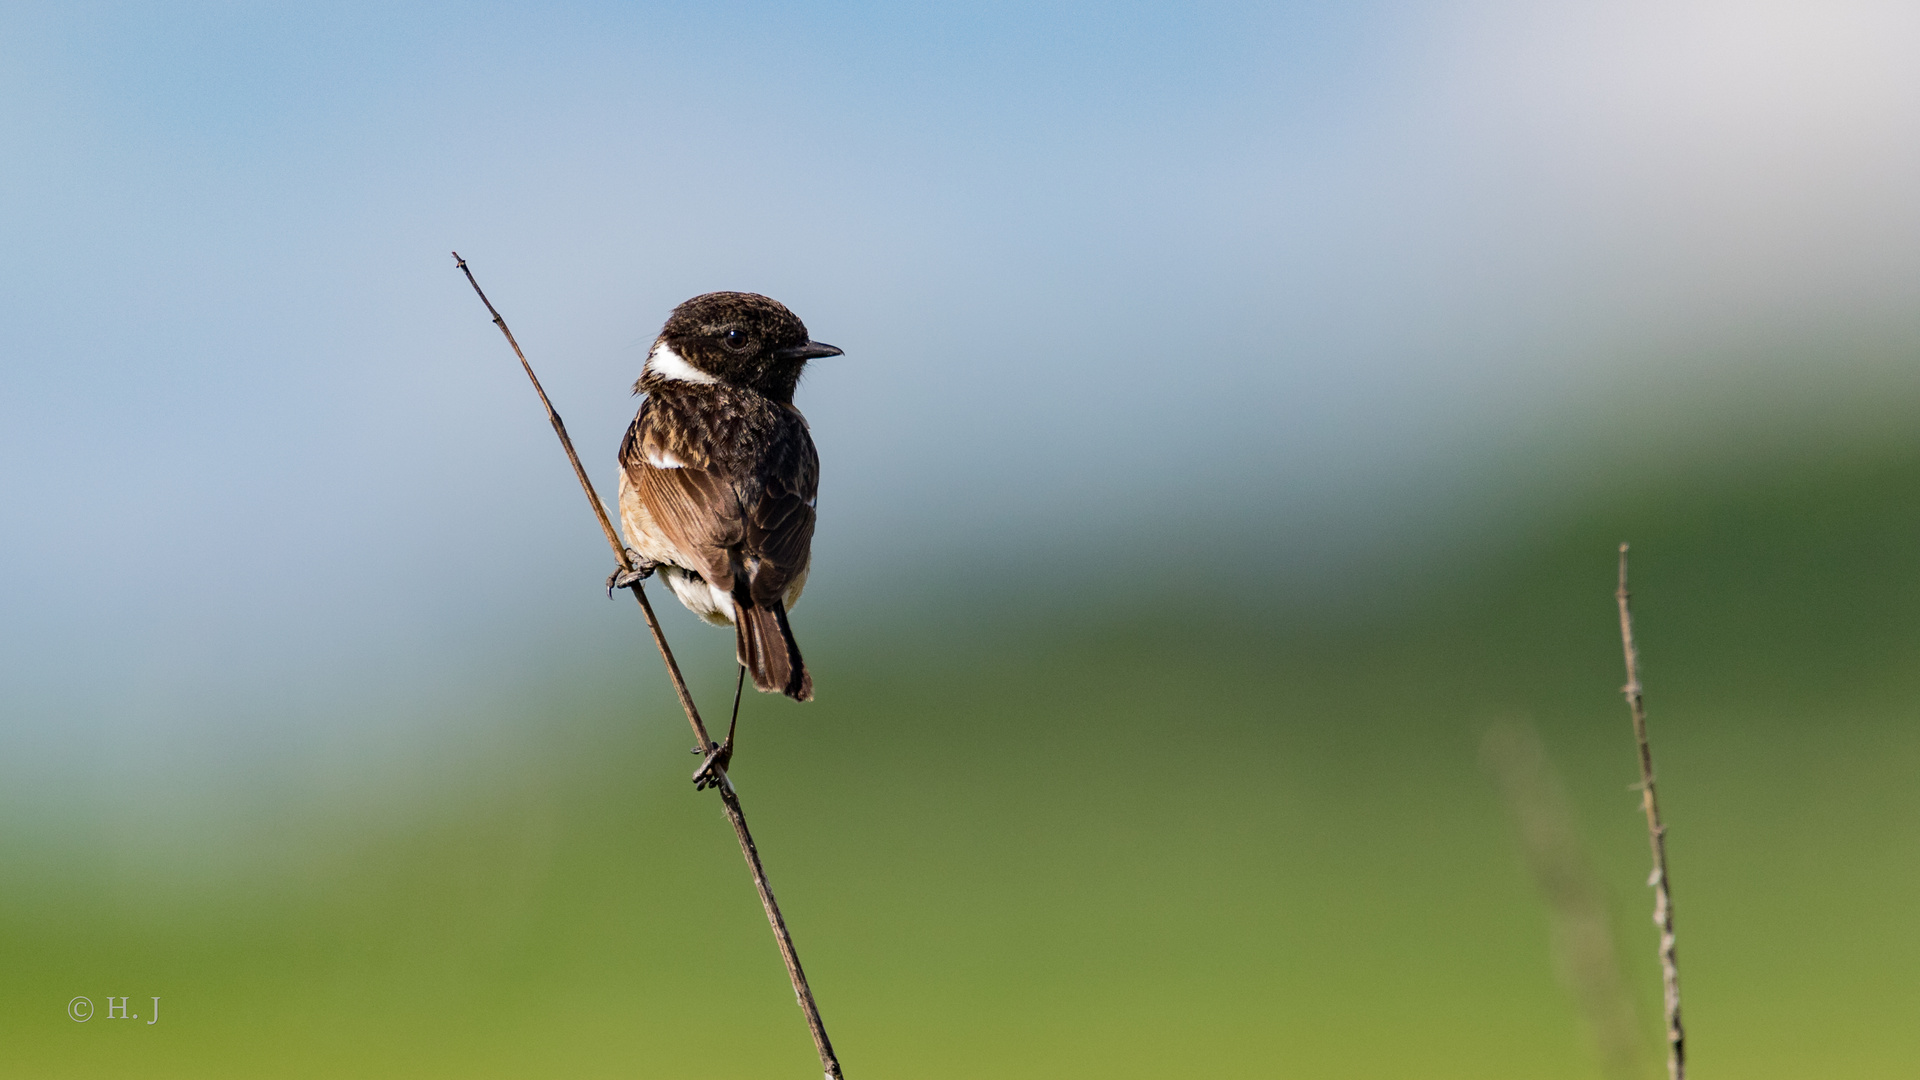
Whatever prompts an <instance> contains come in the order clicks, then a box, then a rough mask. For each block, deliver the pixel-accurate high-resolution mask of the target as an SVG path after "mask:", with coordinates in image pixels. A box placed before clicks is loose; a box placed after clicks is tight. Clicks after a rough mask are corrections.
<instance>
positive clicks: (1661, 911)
mask: <svg viewBox="0 0 1920 1080" xmlns="http://www.w3.org/2000/svg"><path fill="white" fill-rule="evenodd" d="M1628 595H1629V594H1628V592H1627V545H1625V544H1621V545H1620V587H1619V589H1617V590H1615V592H1614V594H1613V596H1614V599H1615V600H1617V601H1619V604H1620V646H1621V648H1622V649H1623V650H1624V651H1625V653H1626V657H1627V685H1626V686H1624V687H1621V692H1622V693H1624V694H1625V695H1626V697H1627V708H1628V709H1629V710H1631V711H1632V713H1633V738H1634V741H1635V742H1637V743H1638V744H1639V747H1640V806H1641V809H1643V810H1645V811H1646V814H1647V843H1648V844H1649V845H1650V846H1651V847H1652V848H1653V875H1652V877H1651V878H1650V879H1649V880H1648V884H1650V885H1652V886H1653V925H1655V926H1657V927H1659V928H1660V982H1661V987H1662V989H1663V990H1664V992H1665V998H1666V1007H1667V1075H1668V1077H1669V1078H1670V1080H1686V1075H1687V1036H1686V1031H1685V1029H1683V1028H1682V1027H1681V1026H1680V961H1679V958H1678V956H1677V955H1676V953H1675V951H1674V938H1673V887H1672V882H1671V880H1670V878H1669V877H1668V875H1667V827H1666V826H1665V825H1663V824H1661V823H1660V798H1659V795H1658V794H1657V793H1656V792H1655V791H1654V786H1653V747H1652V746H1651V745H1650V744H1649V743H1648V742H1647V707H1646V705H1645V703H1644V702H1642V701H1641V699H1640V654H1639V651H1638V650H1636V649H1635V648H1634V645H1633V611H1632V609H1631V608H1629V607H1628V604H1627V598H1628Z"/></svg>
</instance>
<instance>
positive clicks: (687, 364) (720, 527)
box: [609, 292, 840, 767]
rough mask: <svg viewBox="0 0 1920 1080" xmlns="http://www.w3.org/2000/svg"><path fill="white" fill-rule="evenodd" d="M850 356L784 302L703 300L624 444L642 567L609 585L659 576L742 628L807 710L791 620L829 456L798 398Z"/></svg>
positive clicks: (741, 653)
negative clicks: (819, 365) (817, 372)
mask: <svg viewBox="0 0 1920 1080" xmlns="http://www.w3.org/2000/svg"><path fill="white" fill-rule="evenodd" d="M838 355H840V350H839V349H836V348H834V347H833V346H831V345H823V344H821V343H820V342H817V341H813V340H811V339H810V338H809V337H808V336H807V327H806V324H804V323H802V322H801V321H800V319H799V317H798V316H796V315H795V314H794V313H793V312H791V311H789V310H787V308H786V306H785V305H783V304H781V303H779V302H778V301H776V300H773V299H770V298H768V297H765V296H760V295H758V294H756V293H739V292H715V293H707V294H706V295H704V296H696V297H694V298H693V299H691V300H688V301H687V302H686V303H684V304H681V305H680V306H679V307H677V308H674V309H673V314H672V315H670V316H669V317H668V318H667V324H666V326H664V327H662V328H661V330H660V336H659V337H658V338H656V339H654V343H653V349H652V350H651V351H650V352H648V354H647V362H646V366H645V367H644V368H642V369H641V372H640V379H639V381H638V382H636V383H634V386H633V389H634V393H636V394H644V395H646V398H645V400H644V401H642V402H641V404H640V412H639V414H638V415H636V416H635V417H634V418H633V424H632V425H631V426H630V427H628V428H627V437H626V439H625V440H623V441H622V442H621V444H620V523H621V526H622V528H623V529H624V530H625V532H626V541H627V546H628V548H629V549H630V550H631V552H632V553H633V555H634V556H635V561H636V563H637V564H638V568H637V569H636V570H635V571H633V572H631V573H625V574H616V575H615V576H614V577H613V578H612V579H610V580H609V585H610V586H611V587H621V588H623V587H626V586H628V585H631V584H633V583H634V582H635V581H638V580H640V579H641V578H643V577H645V576H647V575H648V574H649V573H651V572H653V571H654V570H658V571H659V573H660V576H661V577H662V578H663V579H664V580H665V581H666V583H667V585H668V586H669V587H671V588H672V589H673V592H674V595H675V596H678V597H679V598H680V602H681V603H682V604H684V605H686V607H687V609H688V610H689V611H692V612H693V613H694V614H696V615H698V616H700V617H701V618H703V619H705V620H706V621H708V622H710V623H713V624H715V625H717V626H725V625H727V624H729V623H731V624H732V625H733V627H734V651H735V654H736V656H737V658H738V659H739V661H740V666H741V667H742V668H743V669H744V672H745V673H746V674H749V675H751V676H753V685H754V686H755V687H756V688H758V689H760V690H763V691H769V692H772V691H778V692H780V693H783V694H785V695H787V696H788V697H790V698H793V699H794V700H796V701H808V700H811V699H812V697H813V678H812V677H811V676H810V675H808V674H807V666H806V663H805V662H804V661H802V660H801V658H800V646H799V645H798V644H797V643H796V642H795V641H794V639H793V628H792V627H791V626H790V625H789V624H788V622H787V611H788V610H789V609H790V608H792V607H793V605H794V603H795V602H797V601H798V600H799V599H800V590H801V589H802V588H803V587H804V586H805V585H806V583H807V570H808V568H809V566H810V565H811V563H812V545H813V522H814V504H815V499H816V497H817V494H818V491H819V486H820V457H819V454H818V453H817V452H815V450H814V448H813V438H812V436H810V435H809V434H808V433H807V421H806V419H805V418H804V417H802V416H801V415H800V410H798V409H796V408H794V407H793V391H794V387H795V386H796V385H797V384H798V383H799V381H800V371H801V369H802V368H803V367H805V366H806V363H807V361H808V360H813V359H818V358H820V357H823V356H838ZM736 707H737V706H736ZM730 744H731V732H730V733H729V740H728V748H729V749H730V748H731V747H730ZM709 749H713V748H709ZM710 756H711V755H710ZM722 761H723V764H722V767H724V758H723V759H722Z"/></svg>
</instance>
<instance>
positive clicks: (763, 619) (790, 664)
mask: <svg viewBox="0 0 1920 1080" xmlns="http://www.w3.org/2000/svg"><path fill="white" fill-rule="evenodd" d="M733 627H734V652H735V654H736V655H737V656H738V657H739V659H740V666H741V667H743V668H746V669H747V674H749V675H751V676H753V685H754V688H755V689H757V690H762V691H765V692H767V693H775V692H778V693H782V694H785V695H787V696H788V697H790V698H792V699H793V700H795V701H812V700H813V676H811V675H809V674H807V665H806V662H805V661H803V660H801V659H800V645H799V643H798V642H796V641H794V640H793V628H792V627H790V626H788V625H787V607H786V605H785V604H782V603H780V602H778V601H775V602H774V603H773V604H771V605H768V606H765V607H762V606H760V605H757V604H756V605H754V606H752V607H748V606H747V605H745V604H742V603H740V601H739V600H737V599H736V600H735V601H734V604H733Z"/></svg>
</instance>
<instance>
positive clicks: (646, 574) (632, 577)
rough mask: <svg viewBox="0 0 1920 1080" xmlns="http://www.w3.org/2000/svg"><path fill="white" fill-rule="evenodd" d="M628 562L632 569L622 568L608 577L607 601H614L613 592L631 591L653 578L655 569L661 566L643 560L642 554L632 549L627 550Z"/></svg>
mask: <svg viewBox="0 0 1920 1080" xmlns="http://www.w3.org/2000/svg"><path fill="white" fill-rule="evenodd" d="M627 561H628V562H629V563H631V564H632V569H627V568H625V567H622V568H621V569H619V570H615V571H614V572H613V573H611V574H609V575H607V599H609V600H611V599H613V590H615V589H631V588H632V587H634V586H635V585H638V584H640V583H641V582H643V581H645V580H647V579H648V578H650V577H652V576H653V571H654V569H655V568H656V567H658V566H659V564H658V563H653V562H648V561H647V560H645V559H643V558H641V557H640V553H639V552H637V551H635V550H633V549H632V548H628V549H627Z"/></svg>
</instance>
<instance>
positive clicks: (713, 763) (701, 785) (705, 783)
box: [693, 735, 733, 791]
mask: <svg viewBox="0 0 1920 1080" xmlns="http://www.w3.org/2000/svg"><path fill="white" fill-rule="evenodd" d="M693 752H694V753H696V754H697V753H699V752H700V748H699V747H697V746H696V747H694V748H693ZM732 760H733V736H731V735H729V736H727V738H726V741H725V742H721V743H718V744H716V745H714V746H710V747H708V748H707V756H706V759H705V760H704V761H702V762H700V767H699V768H698V769H695V770H693V790H695V791H701V790H703V789H706V788H717V787H719V786H720V782H721V781H723V780H725V779H726V778H727V762H729V761H732Z"/></svg>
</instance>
